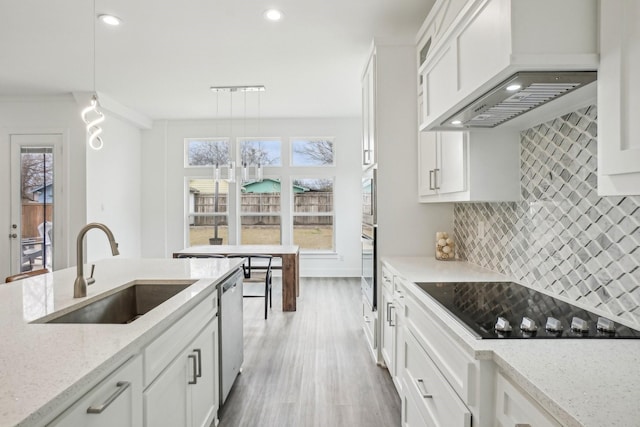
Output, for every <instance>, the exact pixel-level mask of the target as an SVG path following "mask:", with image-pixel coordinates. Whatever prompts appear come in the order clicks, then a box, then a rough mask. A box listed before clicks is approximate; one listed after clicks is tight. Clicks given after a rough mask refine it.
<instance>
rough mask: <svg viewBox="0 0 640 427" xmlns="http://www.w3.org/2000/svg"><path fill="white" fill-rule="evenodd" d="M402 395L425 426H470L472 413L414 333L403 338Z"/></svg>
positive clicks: (408, 333) (408, 332)
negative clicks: (419, 414)
mask: <svg viewBox="0 0 640 427" xmlns="http://www.w3.org/2000/svg"><path fill="white" fill-rule="evenodd" d="M403 375H404V383H405V390H404V392H405V394H407V395H411V396H412V397H413V399H414V400H415V402H416V404H417V407H418V408H419V410H420V413H421V414H422V417H423V418H424V419H425V420H430V421H431V423H427V425H438V426H447V427H463V426H464V427H470V426H471V411H470V410H469V408H467V407H466V406H465V404H464V403H463V402H462V400H461V399H460V397H458V395H457V394H456V392H455V391H454V390H453V388H451V386H450V385H449V383H448V381H447V379H446V378H445V377H444V376H443V375H442V374H441V373H440V371H439V370H438V368H437V367H436V365H435V364H434V363H433V361H432V360H431V358H430V357H429V356H428V355H427V353H426V352H425V351H424V349H423V348H422V347H421V346H420V344H419V343H418V340H417V339H416V338H415V337H414V335H413V333H412V332H410V331H407V333H406V335H405V357H404V373H403Z"/></svg>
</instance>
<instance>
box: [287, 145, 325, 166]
mask: <svg viewBox="0 0 640 427" xmlns="http://www.w3.org/2000/svg"><path fill="white" fill-rule="evenodd" d="M305 142H306V143H305V144H296V145H295V147H294V149H293V151H294V153H296V154H299V155H301V156H302V157H303V158H304V159H306V160H307V161H308V162H309V163H311V164H315V165H318V164H319V165H331V164H333V141H329V140H326V139H314V140H309V141H305Z"/></svg>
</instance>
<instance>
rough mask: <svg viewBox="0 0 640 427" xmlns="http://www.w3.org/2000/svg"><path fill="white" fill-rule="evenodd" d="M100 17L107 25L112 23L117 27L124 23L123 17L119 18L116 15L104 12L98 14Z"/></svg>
mask: <svg viewBox="0 0 640 427" xmlns="http://www.w3.org/2000/svg"><path fill="white" fill-rule="evenodd" d="M98 19H99V20H100V21H101V22H103V23H105V24H107V25H111V26H112V27H117V26H118V25H120V24H122V19H120V18H118V17H117V16H115V15H108V14H102V15H98Z"/></svg>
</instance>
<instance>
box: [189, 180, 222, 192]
mask: <svg viewBox="0 0 640 427" xmlns="http://www.w3.org/2000/svg"><path fill="white" fill-rule="evenodd" d="M214 183H215V181H214V180H213V179H192V180H190V181H189V192H190V193H200V194H215V184H214ZM227 193H229V183H228V182H227V181H225V180H222V179H221V180H220V181H218V194H227Z"/></svg>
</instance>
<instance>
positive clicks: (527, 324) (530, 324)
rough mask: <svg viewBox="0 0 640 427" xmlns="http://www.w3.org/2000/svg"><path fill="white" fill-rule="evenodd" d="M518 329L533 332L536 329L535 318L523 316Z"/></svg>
mask: <svg viewBox="0 0 640 427" xmlns="http://www.w3.org/2000/svg"><path fill="white" fill-rule="evenodd" d="M520 330H521V331H524V332H535V331H537V330H538V325H536V322H535V320H533V319H529V318H528V317H523V318H522V323H520Z"/></svg>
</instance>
